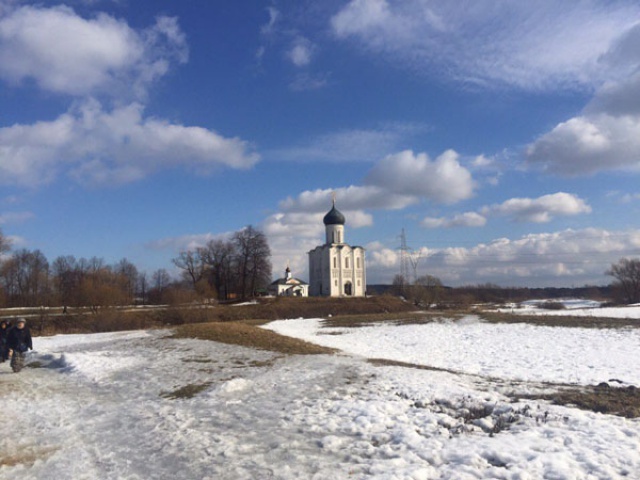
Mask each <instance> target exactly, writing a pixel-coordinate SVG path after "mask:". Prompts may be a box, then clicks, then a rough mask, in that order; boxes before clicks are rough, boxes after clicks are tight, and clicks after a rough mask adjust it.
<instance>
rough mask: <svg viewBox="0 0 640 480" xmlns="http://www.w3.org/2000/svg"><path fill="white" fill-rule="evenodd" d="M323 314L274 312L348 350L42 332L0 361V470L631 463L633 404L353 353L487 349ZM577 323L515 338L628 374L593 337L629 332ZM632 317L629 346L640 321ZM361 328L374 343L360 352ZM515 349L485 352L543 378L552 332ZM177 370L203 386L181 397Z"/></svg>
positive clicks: (576, 469)
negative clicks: (592, 404)
mask: <svg viewBox="0 0 640 480" xmlns="http://www.w3.org/2000/svg"><path fill="white" fill-rule="evenodd" d="M318 326H319V322H318V321H315V320H296V321H293V320H292V321H283V322H276V323H274V324H271V328H274V329H276V330H278V331H283V332H288V333H289V334H295V335H296V336H301V337H306V338H310V339H312V340H314V341H317V342H322V343H325V344H333V345H336V346H338V344H339V343H340V342H342V344H343V345H344V346H345V348H347V349H348V350H349V351H352V352H353V353H352V354H343V355H321V356H290V357H285V356H282V355H280V354H275V353H270V352H263V351H256V350H252V349H247V348H243V347H237V346H230V345H223V344H219V343H215V342H207V341H200V340H184V339H172V338H168V334H169V332H158V331H155V332H129V333H111V334H97V335H67V336H56V337H51V338H36V339H35V348H36V350H37V352H36V353H32V354H31V357H30V359H29V361H30V362H39V365H40V367H41V368H27V369H25V370H24V371H23V372H22V373H20V374H18V375H15V374H12V373H10V369H9V367H8V365H7V364H2V365H0V405H1V407H0V408H1V411H2V422H1V423H0V447H1V448H0V465H1V466H0V478H2V479H17V478H20V479H234V480H236V479H269V478H276V479H296V480H300V479H305V480H306V479H331V480H341V479H369V478H372V479H389V480H391V479H394V480H396V479H397V480H400V479H416V480H420V479H475V478H487V479H514V480H515V479H520V480H523V479H539V478H548V479H623V478H624V479H630V478H640V422H639V421H638V420H626V419H623V418H619V417H615V416H610V415H601V414H595V413H591V412H585V411H580V410H577V409H573V408H566V407H559V406H551V405H548V404H546V403H544V402H538V401H520V402H517V403H511V400H510V399H509V398H508V397H507V396H505V394H506V393H508V392H509V391H512V390H514V389H520V390H531V389H535V388H539V386H536V385H535V384H533V383H519V382H512V381H509V380H504V381H498V380H486V379H483V378H481V377H477V376H472V375H463V374H454V373H447V372H441V371H431V370H420V369H415V368H405V367H391V366H385V367H380V366H374V365H372V364H370V363H367V362H366V360H365V358H364V357H363V356H362V355H363V354H364V355H365V356H375V357H377V358H380V357H383V356H385V355H383V353H385V352H392V353H390V354H389V355H388V357H389V358H394V359H396V360H403V361H407V362H409V361H411V362H414V361H415V360H416V359H415V358H414V357H409V356H408V353H407V354H406V355H405V347H407V348H408V346H409V345H411V344H414V346H413V347H412V348H408V349H407V352H408V351H412V352H415V351H418V350H421V351H422V356H421V359H419V360H421V362H422V363H424V364H432V363H431V362H432V360H433V364H435V362H436V360H437V361H438V362H439V364H440V365H443V366H447V367H448V368H453V369H456V370H462V369H464V368H462V367H464V365H465V364H467V363H469V364H473V361H472V359H473V356H474V353H475V355H477V356H478V357H477V360H476V364H478V365H480V364H484V365H489V364H490V360H489V359H488V358H484V359H481V355H484V352H482V351H481V350H482V348H479V347H476V346H474V343H473V342H471V343H468V348H471V352H467V354H466V357H465V359H464V362H463V361H462V360H461V359H460V358H457V357H456V356H457V355H458V354H459V351H458V350H455V349H448V348H445V349H440V350H438V349H437V348H436V344H438V343H439V342H442V341H443V340H442V338H443V337H442V336H441V337H437V336H434V331H432V330H421V329H417V330H416V329H414V328H404V327H396V328H397V331H398V332H405V333H406V335H403V334H400V333H394V334H391V332H390V331H388V330H386V328H387V327H386V326H379V327H368V328H362V329H358V330H355V331H351V330H346V329H345V330H343V331H341V332H339V331H333V332H330V333H334V335H324V334H322V333H325V332H322V331H319V330H318ZM422 327H427V325H424V326H422ZM485 327H486V328H485ZM490 327H491V326H489V325H488V324H478V322H473V321H467V322H462V323H457V324H456V323H453V322H443V323H442V324H440V325H439V328H442V329H443V333H442V335H445V334H446V332H447V330H448V331H449V333H450V334H451V335H453V336H454V338H456V339H462V338H464V335H465V333H464V331H465V330H466V331H467V332H468V335H470V339H474V340H475V341H477V342H481V343H480V345H486V344H488V343H490V342H489V341H488V339H491V338H494V337H495V335H496V332H495V330H492V329H491V328H490ZM511 327H513V326H511ZM577 330H580V329H564V328H557V329H553V330H551V331H548V330H546V329H541V328H539V327H532V329H531V330H527V331H518V333H516V334H514V336H513V337H510V338H511V339H512V340H514V341H522V340H523V339H524V338H534V337H538V341H537V343H535V344H534V346H532V348H537V347H536V345H543V344H545V342H546V343H548V344H549V345H552V344H554V343H555V342H558V345H559V346H561V347H560V348H566V347H567V346H568V345H570V344H571V342H572V339H576V338H577V339H579V340H576V341H577V342H581V343H580V345H582V346H589V347H591V348H592V349H593V352H594V353H593V354H592V357H593V358H592V360H591V363H592V365H593V366H594V369H595V371H596V372H600V373H598V374H594V377H597V378H600V379H603V378H601V374H602V375H605V373H606V375H605V376H606V377H608V376H609V375H615V376H616V377H624V379H625V381H629V382H631V381H634V379H635V378H637V372H638V368H637V367H638V365H637V363H633V364H632V367H629V369H627V367H626V366H625V365H623V364H616V363H615V362H614V364H612V365H611V366H609V364H608V363H606V362H608V359H607V357H608V352H607V351H605V350H604V349H601V348H600V345H601V343H600V342H602V341H605V342H611V343H606V344H605V345H606V347H607V348H610V347H611V345H615V344H617V342H623V343H624V341H625V340H624V339H621V338H619V337H615V338H609V334H610V333H611V334H612V333H613V332H614V331H613V330H611V331H610V330H600V331H595V330H594V332H600V337H598V338H595V337H590V336H589V335H588V334H585V335H578V334H577ZM514 331H517V330H514ZM337 333H341V334H340V335H335V334H337ZM502 334H503V335H508V333H505V332H503V333H502ZM627 334H628V337H630V338H631V339H632V340H631V342H636V345H638V344H637V342H638V333H636V331H635V330H633V331H628V332H627ZM550 335H551V336H550ZM358 338H360V340H358ZM385 338H386V341H385V340H384V339H385ZM374 339H375V341H376V342H377V343H376V345H375V346H373V347H372V346H371V345H370V344H371V343H372V342H373V341H374ZM603 339H604V340H603ZM333 342H335V343H333ZM594 342H595V344H594ZM448 343H449V344H451V343H455V341H454V340H451V341H449V342H448ZM363 344H368V345H369V347H368V348H373V349H374V351H373V352H372V353H374V354H375V355H370V354H369V353H365V352H363V351H361V350H360V349H361V348H364V347H362V345H363ZM354 345H356V346H354ZM357 345H360V346H357ZM625 345H626V344H625ZM625 348H627V347H625ZM516 350H517V349H515V348H511V349H509V350H508V351H507V352H506V353H504V356H503V357H499V358H497V359H496V362H495V363H500V362H506V365H502V366H501V367H500V368H501V370H500V368H498V367H491V368H489V367H487V368H489V369H490V370H491V369H493V371H494V373H495V374H496V375H502V376H503V377H504V378H505V379H508V378H520V377H524V378H535V379H539V378H543V377H544V374H542V375H541V374H539V373H536V374H535V375H534V374H533V373H531V372H534V371H536V370H542V371H543V372H544V371H546V369H547V367H546V366H542V367H538V366H537V365H536V363H535V362H537V361H539V360H541V359H542V358H543V357H544V356H545V355H546V354H551V351H552V350H553V349H552V348H551V347H549V348H547V349H546V350H545V353H544V354H540V355H536V354H535V353H531V356H532V357H531V358H532V359H533V361H532V362H531V364H530V367H529V372H530V374H523V373H522V372H523V371H524V370H523V368H524V367H523V366H522V364H521V360H517V359H516ZM625 351H626V350H625ZM637 352H638V350H637V349H636V351H635V353H636V354H635V355H632V356H638V355H637ZM495 353H496V354H498V352H497V350H496V352H495ZM573 355H575V350H572V351H571V352H570V353H569V354H568V355H566V358H565V356H562V355H558V356H557V358H556V359H554V361H555V362H559V365H558V366H557V369H556V370H554V371H553V372H550V373H549V375H550V379H556V378H559V377H562V375H559V374H558V373H557V372H559V371H562V370H563V367H564V369H565V370H567V371H572V372H573V371H574V369H575V359H574V357H572V356H573ZM625 355H628V354H627V353H625ZM511 360H513V362H512V361H511ZM625 360H628V361H629V362H637V359H633V358H629V357H625ZM511 363H513V365H514V367H513V368H514V369H516V368H517V371H512V370H511V369H510V367H509V365H510V364H511ZM622 363H624V362H622ZM515 365H518V366H517V367H516V366H515ZM603 365H607V366H603ZM616 365H617V366H616ZM35 366H38V364H35ZM465 368H466V367H465ZM633 369H635V372H636V373H634V374H633V375H632V374H631V373H632V372H631V370H633ZM584 381H589V380H587V377H585V378H584ZM187 386H200V387H202V388H203V390H202V391H200V392H199V393H197V394H195V396H193V397H191V398H180V392H181V390H180V388H182V387H187ZM175 397H178V398H175Z"/></svg>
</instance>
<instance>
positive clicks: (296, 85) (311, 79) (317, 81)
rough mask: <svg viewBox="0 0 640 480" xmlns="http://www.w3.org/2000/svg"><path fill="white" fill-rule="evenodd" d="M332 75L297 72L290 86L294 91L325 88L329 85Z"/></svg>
mask: <svg viewBox="0 0 640 480" xmlns="http://www.w3.org/2000/svg"><path fill="white" fill-rule="evenodd" d="M330 77H331V76H330V75H329V74H328V73H316V74H311V73H309V72H302V73H297V74H296V76H295V77H294V78H293V80H292V81H291V82H290V83H289V88H290V89H291V90H293V91H294V92H306V91H310V90H318V89H319V88H324V87H326V86H327V85H329V78H330Z"/></svg>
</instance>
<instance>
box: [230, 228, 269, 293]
mask: <svg viewBox="0 0 640 480" xmlns="http://www.w3.org/2000/svg"><path fill="white" fill-rule="evenodd" d="M232 241H233V244H234V246H235V249H236V261H237V263H236V265H237V271H238V274H239V280H240V285H239V286H240V295H241V297H242V298H247V296H254V295H255V294H256V291H257V290H258V288H262V287H266V286H267V285H268V283H269V280H270V279H271V260H270V257H271V249H270V248H269V243H268V242H267V237H266V236H265V234H264V233H262V232H261V231H259V230H256V229H255V228H253V227H252V226H251V225H249V226H248V227H246V228H244V229H242V230H240V231H239V232H236V233H235V234H234V235H233V240H232Z"/></svg>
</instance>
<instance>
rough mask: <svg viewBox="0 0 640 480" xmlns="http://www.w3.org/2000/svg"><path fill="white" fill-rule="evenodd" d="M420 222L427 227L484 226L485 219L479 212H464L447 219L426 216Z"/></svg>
mask: <svg viewBox="0 0 640 480" xmlns="http://www.w3.org/2000/svg"><path fill="white" fill-rule="evenodd" d="M421 224H422V226H424V227H427V228H453V227H484V226H485V225H486V224H487V219H486V217H484V216H483V215H480V214H479V213H476V212H466V213H461V214H459V215H455V216H454V217H453V218H449V219H447V218H434V217H426V218H425V219H424V220H422V222H421Z"/></svg>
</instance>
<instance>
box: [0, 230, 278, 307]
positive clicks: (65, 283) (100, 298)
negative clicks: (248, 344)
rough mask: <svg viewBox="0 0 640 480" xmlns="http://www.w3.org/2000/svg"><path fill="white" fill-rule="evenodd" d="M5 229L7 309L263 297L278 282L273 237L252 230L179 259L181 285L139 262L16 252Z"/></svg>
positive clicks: (2, 257)
mask: <svg viewBox="0 0 640 480" xmlns="http://www.w3.org/2000/svg"><path fill="white" fill-rule="evenodd" d="M10 247H11V245H10V242H9V239H8V238H7V237H6V236H5V235H3V233H2V231H1V230H0V307H36V306H65V307H88V308H92V309H97V308H98V307H104V306H119V305H132V304H166V303H182V302H188V301H193V300H208V299H220V300H225V299H230V298H241V299H245V298H248V297H252V296H255V295H257V294H259V293H260V292H262V291H263V290H264V289H265V288H266V287H267V285H268V284H269V282H270V281H271V261H270V256H271V251H270V248H269V245H268V242H267V239H266V237H265V235H264V234H263V233H262V232H260V231H259V230H257V229H255V228H253V227H252V226H248V227H246V228H244V229H242V230H240V231H238V232H236V233H234V234H233V235H232V236H231V238H230V239H229V240H212V241H210V242H208V243H207V244H206V246H204V247H202V248H197V249H195V250H193V251H184V252H181V253H180V255H179V256H178V257H176V258H174V259H173V264H175V265H176V266H177V267H178V268H179V269H180V273H181V275H180V278H173V277H172V276H171V274H170V273H169V271H167V269H165V268H160V269H157V270H155V271H153V272H152V273H151V274H149V273H147V272H144V271H140V270H139V269H138V268H137V267H136V266H135V265H134V264H133V263H132V262H130V261H129V260H127V259H126V258H123V259H122V260H120V261H118V262H116V263H114V264H108V263H106V262H105V261H104V260H103V259H102V258H98V257H91V258H76V257H75V256H73V255H63V256H59V257H57V258H55V259H54V260H53V261H52V262H49V261H48V259H47V258H46V256H45V255H44V254H43V253H42V252H41V251H40V250H28V249H25V248H22V249H18V250H15V251H11V248H10Z"/></svg>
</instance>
